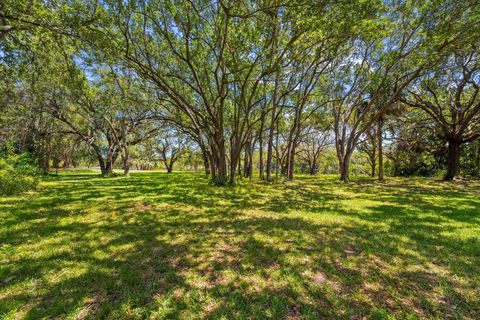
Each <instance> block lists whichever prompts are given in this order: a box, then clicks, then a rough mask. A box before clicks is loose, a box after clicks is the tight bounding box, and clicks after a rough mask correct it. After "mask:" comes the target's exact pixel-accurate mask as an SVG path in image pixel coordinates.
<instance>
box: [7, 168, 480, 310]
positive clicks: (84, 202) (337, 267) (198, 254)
mask: <svg viewBox="0 0 480 320" xmlns="http://www.w3.org/2000/svg"><path fill="white" fill-rule="evenodd" d="M336 179H337V177H336V176H319V177H299V178H298V180H297V181H295V182H292V183H285V184H282V183H279V184H267V183H261V182H253V183H247V182H241V183H240V185H239V186H237V187H224V188H218V187H214V186H212V185H210V184H209V183H208V181H207V180H205V179H204V178H203V177H202V175H201V174H193V173H173V174H171V175H168V174H165V173H160V172H150V173H133V174H132V176H131V177H130V178H124V177H120V176H117V177H109V178H102V177H100V176H98V175H97V174H95V173H93V172H87V171H81V172H79V171H72V172H63V173H61V174H60V175H59V176H58V177H49V178H48V179H46V180H45V181H43V182H42V183H41V185H40V187H39V189H38V190H37V191H35V192H30V193H28V194H25V195H23V196H17V197H0V241H1V244H0V318H2V317H3V318H5V319H42V318H47V319H102V318H106V319H177V318H181V319H199V318H212V319H268V318H271V319H318V318H345V319H361V318H364V317H366V318H374V319H394V318H398V319H417V318H438V319H440V318H441V319H445V318H453V319H455V318H456V319H478V318H480V298H479V297H480V289H479V288H480V191H479V190H480V184H479V183H478V182H469V183H468V184H449V183H441V182H436V181H433V180H425V179H411V180H406V179H393V178H390V179H388V181H387V182H386V183H383V184H381V183H378V182H375V181H373V180H369V179H357V180H354V181H353V182H352V183H350V184H343V183H340V182H337V181H336Z"/></svg>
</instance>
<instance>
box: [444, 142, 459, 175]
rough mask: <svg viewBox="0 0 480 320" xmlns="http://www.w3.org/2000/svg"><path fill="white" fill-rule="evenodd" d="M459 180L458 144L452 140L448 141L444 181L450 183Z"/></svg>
mask: <svg viewBox="0 0 480 320" xmlns="http://www.w3.org/2000/svg"><path fill="white" fill-rule="evenodd" d="M459 178H460V142H459V141H457V140H454V139H451V140H449V141H448V154H447V173H446V174H445V177H444V180H446V181H452V180H456V179H459Z"/></svg>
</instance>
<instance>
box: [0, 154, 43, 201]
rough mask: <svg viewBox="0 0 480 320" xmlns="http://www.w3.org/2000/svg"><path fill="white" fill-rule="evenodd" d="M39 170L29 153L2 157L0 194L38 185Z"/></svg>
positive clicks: (18, 191) (13, 192) (0, 164)
mask: <svg viewBox="0 0 480 320" xmlns="http://www.w3.org/2000/svg"><path fill="white" fill-rule="evenodd" d="M38 176H39V172H38V170H37V167H36V166H35V161H34V160H33V158H32V157H31V156H30V155H29V154H28V153H22V154H20V155H10V156H7V157H5V158H3V159H1V158H0V194H2V195H12V194H18V193H21V192H24V191H27V190H30V189H34V188H35V187H36V186H37V185H38Z"/></svg>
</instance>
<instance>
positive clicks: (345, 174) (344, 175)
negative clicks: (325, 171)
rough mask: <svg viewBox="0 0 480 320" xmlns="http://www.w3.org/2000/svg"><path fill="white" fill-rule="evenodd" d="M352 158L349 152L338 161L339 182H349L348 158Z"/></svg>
mask: <svg viewBox="0 0 480 320" xmlns="http://www.w3.org/2000/svg"><path fill="white" fill-rule="evenodd" d="M351 156H352V154H351V152H347V154H346V155H345V156H344V157H343V159H341V160H340V163H339V169H340V181H343V182H349V181H350V172H349V167H350V157H351Z"/></svg>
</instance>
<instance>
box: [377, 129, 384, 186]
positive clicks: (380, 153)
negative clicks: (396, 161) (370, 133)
mask: <svg viewBox="0 0 480 320" xmlns="http://www.w3.org/2000/svg"><path fill="white" fill-rule="evenodd" d="M377 138H378V180H379V181H383V179H384V175H385V173H384V167H383V120H380V122H379V123H378V128H377Z"/></svg>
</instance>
